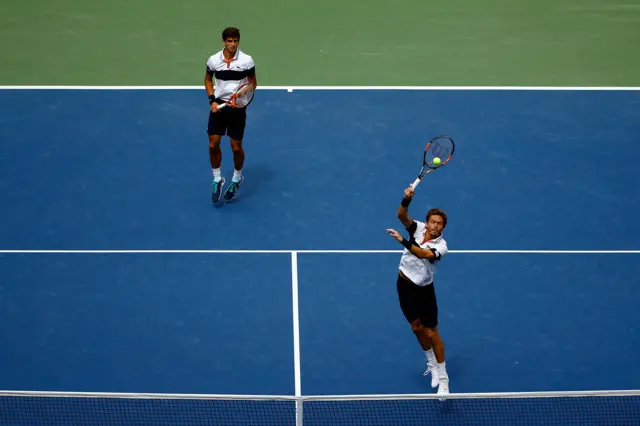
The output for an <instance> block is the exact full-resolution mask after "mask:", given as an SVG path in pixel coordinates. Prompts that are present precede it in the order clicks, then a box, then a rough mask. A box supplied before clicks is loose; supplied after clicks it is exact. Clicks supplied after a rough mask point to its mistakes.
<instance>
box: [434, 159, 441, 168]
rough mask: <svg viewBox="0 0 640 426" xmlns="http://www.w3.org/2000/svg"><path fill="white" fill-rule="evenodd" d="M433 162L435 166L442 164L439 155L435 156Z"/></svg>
mask: <svg viewBox="0 0 640 426" xmlns="http://www.w3.org/2000/svg"><path fill="white" fill-rule="evenodd" d="M433 164H434V165H435V166H438V165H440V158H439V157H435V158H434V159H433Z"/></svg>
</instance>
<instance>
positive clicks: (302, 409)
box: [0, 391, 640, 426]
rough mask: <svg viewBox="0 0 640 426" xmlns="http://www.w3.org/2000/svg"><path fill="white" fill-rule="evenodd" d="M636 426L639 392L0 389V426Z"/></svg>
mask: <svg viewBox="0 0 640 426" xmlns="http://www.w3.org/2000/svg"><path fill="white" fill-rule="evenodd" d="M149 424H152V425H233V426H243V425H260V426H265V425H266V426H268V425H274V426H275V425H278V426H286V425H291V426H329V425H330V426H340V425H349V426H353V425H367V426H369V425H381V426H385V425H403V426H406V425H425V424H429V425H492V426H493V425H542V424H545V425H546V424H553V425H632V424H633V425H637V424H640V391H597V392H535V393H481V394H451V395H449V396H447V397H446V398H442V397H440V396H438V395H433V394H427V395H340V396H302V397H294V396H262V395H260V396H252V395H185V394H130V393H128V394H125V393H77V392H72V393H63V392H29V391H0V425H149Z"/></svg>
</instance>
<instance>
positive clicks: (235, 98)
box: [218, 82, 255, 109]
mask: <svg viewBox="0 0 640 426" xmlns="http://www.w3.org/2000/svg"><path fill="white" fill-rule="evenodd" d="M254 93H255V89H254V87H253V85H252V84H251V83H248V82H247V83H244V84H242V85H240V87H238V89H236V91H235V92H234V93H233V95H231V97H230V98H229V100H228V101H227V102H225V103H223V104H222V105H218V109H220V108H224V107H231V108H246V107H247V106H249V104H250V103H251V101H253V94H254Z"/></svg>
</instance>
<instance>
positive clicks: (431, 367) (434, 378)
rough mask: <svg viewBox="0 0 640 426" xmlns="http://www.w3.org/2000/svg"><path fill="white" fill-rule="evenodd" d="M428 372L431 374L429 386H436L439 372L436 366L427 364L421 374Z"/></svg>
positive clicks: (425, 374)
mask: <svg viewBox="0 0 640 426" xmlns="http://www.w3.org/2000/svg"><path fill="white" fill-rule="evenodd" d="M429 374H431V387H432V388H437V387H438V383H440V374H439V372H438V366H437V365H429V364H427V369H426V370H424V373H422V375H423V376H428V375H429Z"/></svg>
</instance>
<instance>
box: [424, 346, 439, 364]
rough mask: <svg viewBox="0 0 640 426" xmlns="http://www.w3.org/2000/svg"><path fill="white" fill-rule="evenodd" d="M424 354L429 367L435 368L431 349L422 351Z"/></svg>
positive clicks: (434, 359) (435, 362) (434, 358)
mask: <svg viewBox="0 0 640 426" xmlns="http://www.w3.org/2000/svg"><path fill="white" fill-rule="evenodd" d="M424 354H425V355H426V356H427V364H429V366H433V367H435V365H436V364H437V361H436V354H435V353H434V352H433V348H431V349H429V350H428V351H424Z"/></svg>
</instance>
